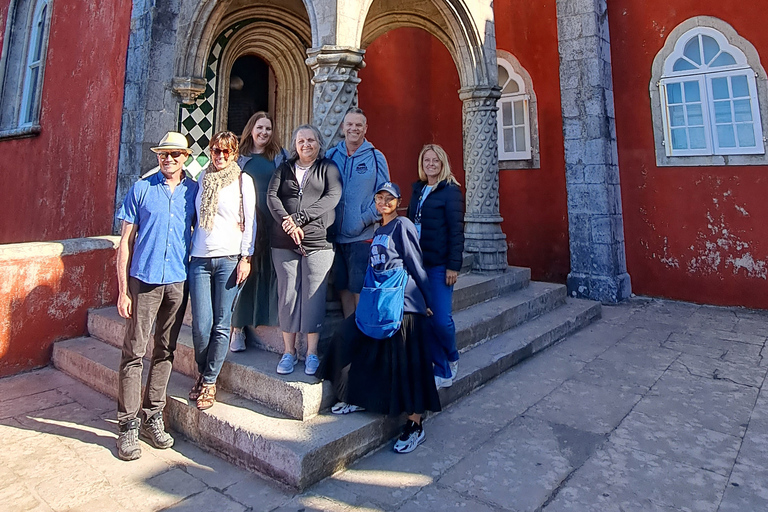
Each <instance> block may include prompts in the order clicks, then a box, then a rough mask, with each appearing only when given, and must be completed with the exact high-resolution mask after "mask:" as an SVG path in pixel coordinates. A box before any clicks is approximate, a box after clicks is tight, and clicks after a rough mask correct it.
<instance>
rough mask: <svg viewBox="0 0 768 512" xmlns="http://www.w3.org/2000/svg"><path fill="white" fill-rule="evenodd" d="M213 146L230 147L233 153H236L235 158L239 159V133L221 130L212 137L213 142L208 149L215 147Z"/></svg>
mask: <svg viewBox="0 0 768 512" xmlns="http://www.w3.org/2000/svg"><path fill="white" fill-rule="evenodd" d="M213 146H218V147H219V148H220V149H228V150H229V151H230V152H231V153H234V155H235V159H237V156H238V155H239V153H238V148H239V147H240V144H239V143H238V142H237V135H235V134H234V133H232V132H219V133H217V134H215V135H214V136H213V137H211V142H209V143H208V149H213Z"/></svg>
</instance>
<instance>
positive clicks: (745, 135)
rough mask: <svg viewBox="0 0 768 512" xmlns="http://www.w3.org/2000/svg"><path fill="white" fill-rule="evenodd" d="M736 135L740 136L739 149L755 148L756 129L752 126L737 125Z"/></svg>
mask: <svg viewBox="0 0 768 512" xmlns="http://www.w3.org/2000/svg"><path fill="white" fill-rule="evenodd" d="M736 134H737V135H738V136H739V147H742V148H753V147H755V128H754V127H753V126H752V124H737V125H736Z"/></svg>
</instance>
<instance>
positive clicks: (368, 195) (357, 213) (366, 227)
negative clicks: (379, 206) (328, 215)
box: [325, 140, 389, 244]
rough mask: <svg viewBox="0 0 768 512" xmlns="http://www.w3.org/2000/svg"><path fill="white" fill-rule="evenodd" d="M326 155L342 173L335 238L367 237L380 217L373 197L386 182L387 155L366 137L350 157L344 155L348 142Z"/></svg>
mask: <svg viewBox="0 0 768 512" xmlns="http://www.w3.org/2000/svg"><path fill="white" fill-rule="evenodd" d="M325 157H326V158H330V159H331V160H333V162H334V163H335V164H336V167H338V168H339V172H340V173H341V184H342V192H341V200H340V201H339V204H338V205H337V206H336V222H335V223H334V225H333V229H332V232H333V234H334V240H335V241H336V242H337V243H340V244H348V243H352V242H359V241H361V240H370V239H371V238H373V232H374V231H375V229H376V226H375V224H376V222H377V221H378V220H379V219H380V218H381V216H380V215H379V212H377V211H376V204H375V201H374V198H373V196H374V195H375V194H376V191H377V190H378V189H379V187H380V186H381V185H382V184H384V183H386V182H387V181H389V168H388V167H387V160H386V158H384V155H383V154H382V153H381V151H379V150H378V149H376V148H374V147H373V144H371V143H370V142H368V141H367V140H366V141H363V145H362V146H360V147H359V148H357V151H355V154H353V155H352V156H347V145H346V143H345V142H344V141H341V142H339V143H338V144H337V145H336V146H335V147H333V148H331V149H330V150H328V152H327V153H326V154H325Z"/></svg>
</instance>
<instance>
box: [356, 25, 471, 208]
mask: <svg viewBox="0 0 768 512" xmlns="http://www.w3.org/2000/svg"><path fill="white" fill-rule="evenodd" d="M365 61H366V66H365V68H363V69H362V70H361V71H360V74H359V76H360V79H361V80H362V82H361V83H360V86H359V88H358V94H359V98H358V100H359V105H360V108H362V109H363V110H365V113H366V116H367V117H368V134H367V138H368V140H369V141H371V143H372V144H373V145H374V146H376V147H377V148H378V149H380V150H381V151H382V152H383V153H384V155H385V156H386V157H387V163H388V164H389V172H390V177H391V178H392V181H394V182H395V183H397V184H398V185H400V188H401V189H402V191H403V196H404V197H403V205H407V204H408V201H409V199H410V195H411V184H412V183H413V182H415V181H416V180H418V179H419V178H418V157H419V152H420V151H421V148H422V147H423V146H424V144H430V143H433V144H439V145H441V146H442V147H443V148H444V149H445V150H446V152H447V153H448V158H449V160H450V163H451V168H452V170H453V173H454V174H455V175H456V177H457V179H458V180H459V182H460V183H461V184H462V190H464V167H463V161H462V155H463V150H462V146H463V142H462V136H461V129H462V128H461V126H462V121H461V100H459V93H458V90H459V88H460V84H459V74H458V72H457V71H456V65H455V64H454V62H453V59H452V58H451V55H450V53H448V50H447V49H446V48H445V46H443V44H442V43H441V42H440V41H439V40H437V39H436V38H435V37H433V36H432V35H430V34H429V33H427V32H425V31H423V30H420V29H416V28H398V29H395V30H391V31H389V32H387V33H386V34H384V35H382V36H381V37H379V38H377V39H376V40H375V41H374V42H373V43H372V44H371V45H370V46H369V47H368V48H367V49H366V55H365Z"/></svg>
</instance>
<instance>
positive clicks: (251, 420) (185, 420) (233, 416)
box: [53, 299, 600, 489]
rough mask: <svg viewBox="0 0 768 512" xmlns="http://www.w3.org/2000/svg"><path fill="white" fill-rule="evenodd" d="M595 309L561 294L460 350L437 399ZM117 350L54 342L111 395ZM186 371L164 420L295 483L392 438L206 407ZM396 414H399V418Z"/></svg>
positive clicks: (355, 420)
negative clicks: (193, 402) (194, 396)
mask: <svg viewBox="0 0 768 512" xmlns="http://www.w3.org/2000/svg"><path fill="white" fill-rule="evenodd" d="M599 316H600V304H599V303H595V302H590V301H582V300H575V299H568V300H567V301H566V302H565V304H564V305H562V306H561V307H559V308H557V309H556V310H554V311H551V312H548V313H545V314H543V315H541V316H539V317H538V318H535V319H533V320H531V321H529V322H527V323H526V324H524V325H521V326H518V327H515V328H514V329H512V330H510V331H509V332H506V333H504V334H503V335H501V336H497V337H495V338H493V339H490V340H488V341H487V342H486V343H484V344H481V345H475V346H473V347H472V348H470V349H468V350H466V351H465V352H464V353H463V354H462V358H461V367H460V372H459V377H457V379H456V381H455V383H454V385H453V386H452V387H451V388H448V389H441V390H440V399H441V403H442V404H443V406H446V405H448V404H449V403H451V402H453V401H455V400H457V399H458V398H460V397H462V396H464V395H466V394H467V393H469V392H471V391H472V390H473V389H476V388H477V387H479V386H481V385H483V384H484V383H485V382H487V381H488V380H490V379H492V378H494V377H496V376H498V375H499V374H501V373H502V372H504V371H505V370H507V369H509V368H510V367H512V366H513V365H514V364H517V363H518V362H520V361H522V360H523V359H525V358H527V357H530V356H531V355H533V354H535V353H536V352H539V351H541V350H543V349H544V348H546V347H548V346H550V345H552V344H553V343H555V342H557V341H559V340H560V339H562V338H564V337H565V336H567V335H568V334H570V333H572V332H574V331H576V330H578V329H580V328H581V327H583V326H585V325H587V324H588V323H589V322H591V321H594V320H595V319H596V318H599ZM119 359H120V351H119V350H118V349H117V348H116V347H113V346H110V345H108V344H106V343H103V342H101V341H99V340H97V339H95V338H75V339H72V340H66V341H61V342H58V343H56V344H55V345H54V351H53V362H54V364H55V365H56V367H57V368H59V369H60V370H62V371H64V372H65V373H67V374H69V375H72V376H73V377H75V378H77V379H79V380H81V381H83V382H85V383H86V384H88V385H90V386H91V387H93V388H94V389H96V390H98V391H100V392H102V393H104V394H106V395H108V396H111V397H113V398H115V397H116V393H117V367H118V364H119ZM192 384H193V381H192V379H190V378H188V377H186V376H184V375H181V374H180V373H178V372H173V374H172V376H171V380H170V383H169V387H168V404H167V406H166V409H165V413H166V418H167V422H168V425H169V427H170V428H171V429H173V430H175V431H176V432H179V433H181V434H182V435H184V436H185V437H187V438H189V439H190V440H192V441H193V442H195V443H197V444H198V445H200V446H201V447H203V448H204V449H207V450H209V451H213V452H215V453H217V454H219V455H220V456H222V457H224V458H226V459H227V460H230V461H232V462H235V463H237V464H239V465H241V466H243V467H246V468H248V469H250V470H253V471H256V472H258V473H261V474H263V475H266V476H268V477H271V478H274V479H276V480H278V481H279V482H281V483H283V484H286V485H289V486H291V487H293V488H296V489H303V488H305V487H307V486H309V485H311V484H313V483H315V482H317V481H318V480H320V479H322V478H324V477H326V476H328V475H330V474H333V473H334V472H336V471H338V470H339V469H341V468H343V467H346V466H347V465H348V464H350V463H351V462H353V461H354V460H356V459H357V458H359V457H361V456H363V455H364V454H365V453H367V452H369V451H371V450H372V449H374V448H376V447H378V446H380V445H381V444H382V443H383V442H385V441H386V440H388V439H391V437H392V436H393V435H395V433H396V429H397V427H398V421H395V420H392V419H387V418H384V417H381V416H378V415H373V414H367V413H356V414H350V415H346V416H335V415H332V414H328V413H327V412H326V413H323V414H319V415H317V416H315V417H313V418H311V419H309V420H307V421H297V420H295V419H291V418H287V417H285V416H283V415H281V414H279V413H275V412H273V411H272V410H270V409H268V408H266V407H263V406H261V405H260V404H258V403H257V402H254V401H252V400H249V399H247V398H244V397H240V396H237V395H234V394H231V393H228V392H226V391H221V392H219V394H218V399H219V401H218V402H217V403H216V405H215V406H214V407H212V408H211V409H209V410H207V411H198V410H197V409H196V408H195V407H192V406H189V405H188V401H187V393H188V392H189V389H190V388H191V387H192ZM401 420H402V419H400V421H401Z"/></svg>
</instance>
